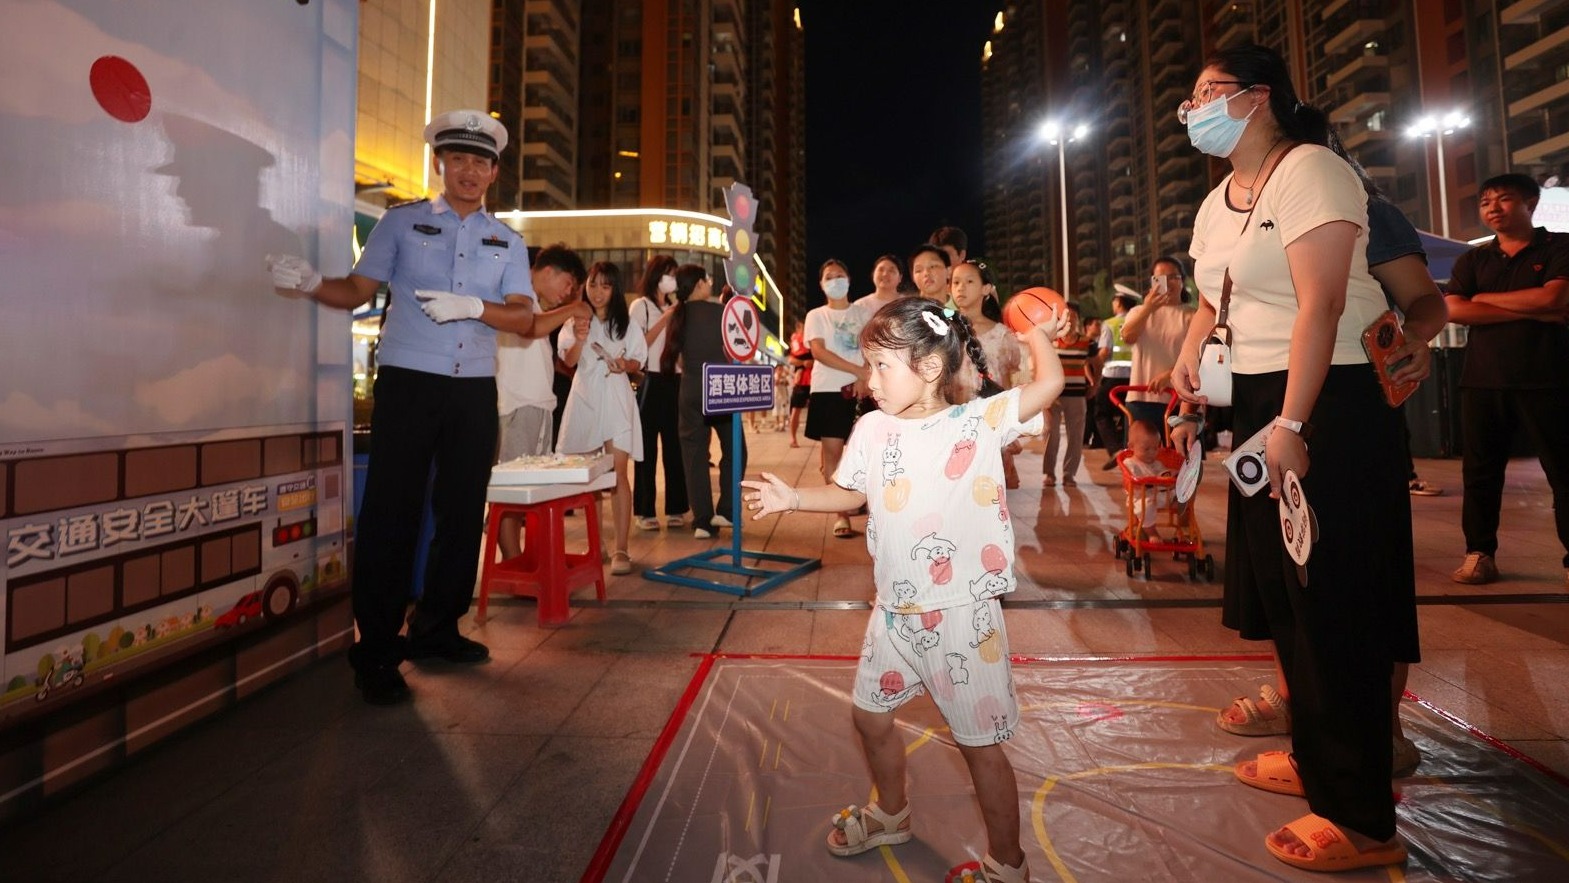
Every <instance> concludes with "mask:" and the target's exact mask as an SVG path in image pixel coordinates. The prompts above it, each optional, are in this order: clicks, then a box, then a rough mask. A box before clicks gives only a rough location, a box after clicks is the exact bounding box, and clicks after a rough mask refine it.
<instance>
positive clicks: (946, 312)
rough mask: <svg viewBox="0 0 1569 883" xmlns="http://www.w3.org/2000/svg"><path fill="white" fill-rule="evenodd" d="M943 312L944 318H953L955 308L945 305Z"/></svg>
mask: <svg viewBox="0 0 1569 883" xmlns="http://www.w3.org/2000/svg"><path fill="white" fill-rule="evenodd" d="M942 314H943V318H944V319H952V318H953V308H952V307H943V308H942Z"/></svg>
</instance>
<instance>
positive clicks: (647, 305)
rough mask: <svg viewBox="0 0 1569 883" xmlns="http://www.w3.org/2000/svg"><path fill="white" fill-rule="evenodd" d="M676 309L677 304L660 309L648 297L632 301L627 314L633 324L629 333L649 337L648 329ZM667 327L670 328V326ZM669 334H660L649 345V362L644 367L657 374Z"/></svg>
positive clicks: (629, 327) (665, 332)
mask: <svg viewBox="0 0 1569 883" xmlns="http://www.w3.org/2000/svg"><path fill="white" fill-rule="evenodd" d="M674 308H675V304H674V303H672V304H671V305H670V306H667V307H665V308H664V309H660V308H659V304H656V303H654V302H653V301H651V300H649V299H648V298H646V297H640V298H638V299H637V300H635V301H632V303H631V304H629V305H628V306H627V313H628V315H629V316H630V317H631V324H630V325H628V326H627V327H628V329H629V332H628V333H631V332H632V331H635V332H637V333H638V334H639V335H647V334H648V329H650V328H652V327H654V323H655V322H658V321H659V317H660V316H662V315H664V314H665V313H668V312H670V310H672V309H674ZM665 327H666V328H667V329H668V328H669V326H668V325H667V326H665ZM668 333H669V332H668V331H661V332H659V334H658V335H656V336H655V337H654V342H653V343H651V344H648V345H647V349H648V360H647V361H646V362H644V363H643V367H644V368H646V369H647V370H649V371H656V372H657V371H659V370H660V369H659V359H660V358H661V357H662V356H663V355H664V354H665V336H666V335H667V334H668Z"/></svg>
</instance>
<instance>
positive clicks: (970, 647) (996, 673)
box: [855, 598, 1019, 747]
mask: <svg viewBox="0 0 1569 883" xmlns="http://www.w3.org/2000/svg"><path fill="white" fill-rule="evenodd" d="M922 693H930V694H931V697H932V701H933V702H935V703H936V704H937V710H938V711H940V712H942V716H943V719H944V720H945V721H947V722H948V728H949V730H951V731H952V733H953V738H954V741H956V742H958V743H959V744H960V745H967V746H972V747H980V746H986V745H995V744H997V743H999V742H1004V741H1006V740H1007V739H1008V738H1009V737H1010V736H1012V735H1013V729H1014V727H1015V726H1017V725H1018V722H1019V702H1018V699H1017V698H1016V697H1015V695H1014V692H1013V667H1012V664H1011V663H1010V662H1009V659H1008V635H1007V631H1006V630H1005V628H1004V627H1003V621H1002V605H1001V604H999V603H998V602H997V599H995V598H988V599H986V600H983V601H977V602H975V603H973V604H968V605H963V606H960V607H949V608H945V609H943V610H928V611H926V612H925V613H894V612H893V611H889V610H881V609H879V610H874V611H873V612H872V619H871V622H870V623H868V624H867V626H866V638H865V640H864V641H863V642H862V645H861V664H860V667H859V668H857V669H856V673H855V704H856V706H857V707H859V708H863V709H865V710H867V711H874V712H891V711H893V710H894V709H896V708H898V707H899V706H901V705H903V704H904V703H906V702H908V701H910V700H911V699H914V698H915V697H916V696H919V695H921V694H922Z"/></svg>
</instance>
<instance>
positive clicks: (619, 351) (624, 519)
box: [556, 261, 648, 574]
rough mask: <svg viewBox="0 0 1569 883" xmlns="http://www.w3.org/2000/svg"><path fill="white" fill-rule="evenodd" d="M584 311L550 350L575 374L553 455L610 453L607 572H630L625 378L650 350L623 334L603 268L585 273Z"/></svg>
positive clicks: (611, 268)
mask: <svg viewBox="0 0 1569 883" xmlns="http://www.w3.org/2000/svg"><path fill="white" fill-rule="evenodd" d="M587 293H588V303H589V306H591V307H593V308H594V315H593V318H590V319H578V320H575V321H574V322H572V323H571V324H569V325H566V326H563V327H562V329H561V337H560V339H559V340H558V341H557V342H556V349H557V351H558V352H559V353H560V355H561V361H563V362H565V363H567V364H568V365H573V366H575V367H576V368H577V372H576V373H575V374H573V376H572V391H571V393H569V394H568V395H567V407H566V411H565V413H563V414H562V416H561V435H560V437H559V438H558V439H557V440H556V450H557V451H559V452H560V453H563V454H586V453H592V452H594V451H599V450H608V451H609V452H610V454H611V455H612V456H613V457H615V468H616V489H615V491H614V492H613V493H612V494H611V496H610V510H611V515H612V520H613V521H614V522H615V528H616V540H615V553H614V554H613V555H612V556H611V560H610V572H611V573H614V574H623V573H631V572H632V556H631V555H629V554H628V553H627V534H628V532H629V530H630V528H631V526H632V484H631V480H630V472H631V461H641V460H642V459H643V431H642V427H641V425H640V424H639V422H638V416H637V399H636V397H635V396H634V395H633V394H632V382H631V381H630V380H629V379H628V378H627V373H628V372H632V371H638V370H641V369H642V367H643V363H644V362H645V361H646V360H647V358H648V345H647V344H646V343H645V342H644V340H643V336H642V335H641V334H636V333H632V334H628V333H627V330H628V328H629V326H630V321H629V319H628V317H627V302H626V295H625V294H624V293H623V292H622V290H621V270H620V268H619V267H617V266H616V265H615V264H612V263H610V262H608V261H600V262H599V263H597V264H595V265H594V266H592V267H589V269H588V285H587Z"/></svg>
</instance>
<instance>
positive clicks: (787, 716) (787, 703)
mask: <svg viewBox="0 0 1569 883" xmlns="http://www.w3.org/2000/svg"><path fill="white" fill-rule="evenodd" d="M784 719H785V720H786V721H789V720H790V700H788V699H786V700H785V710H784Z"/></svg>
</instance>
